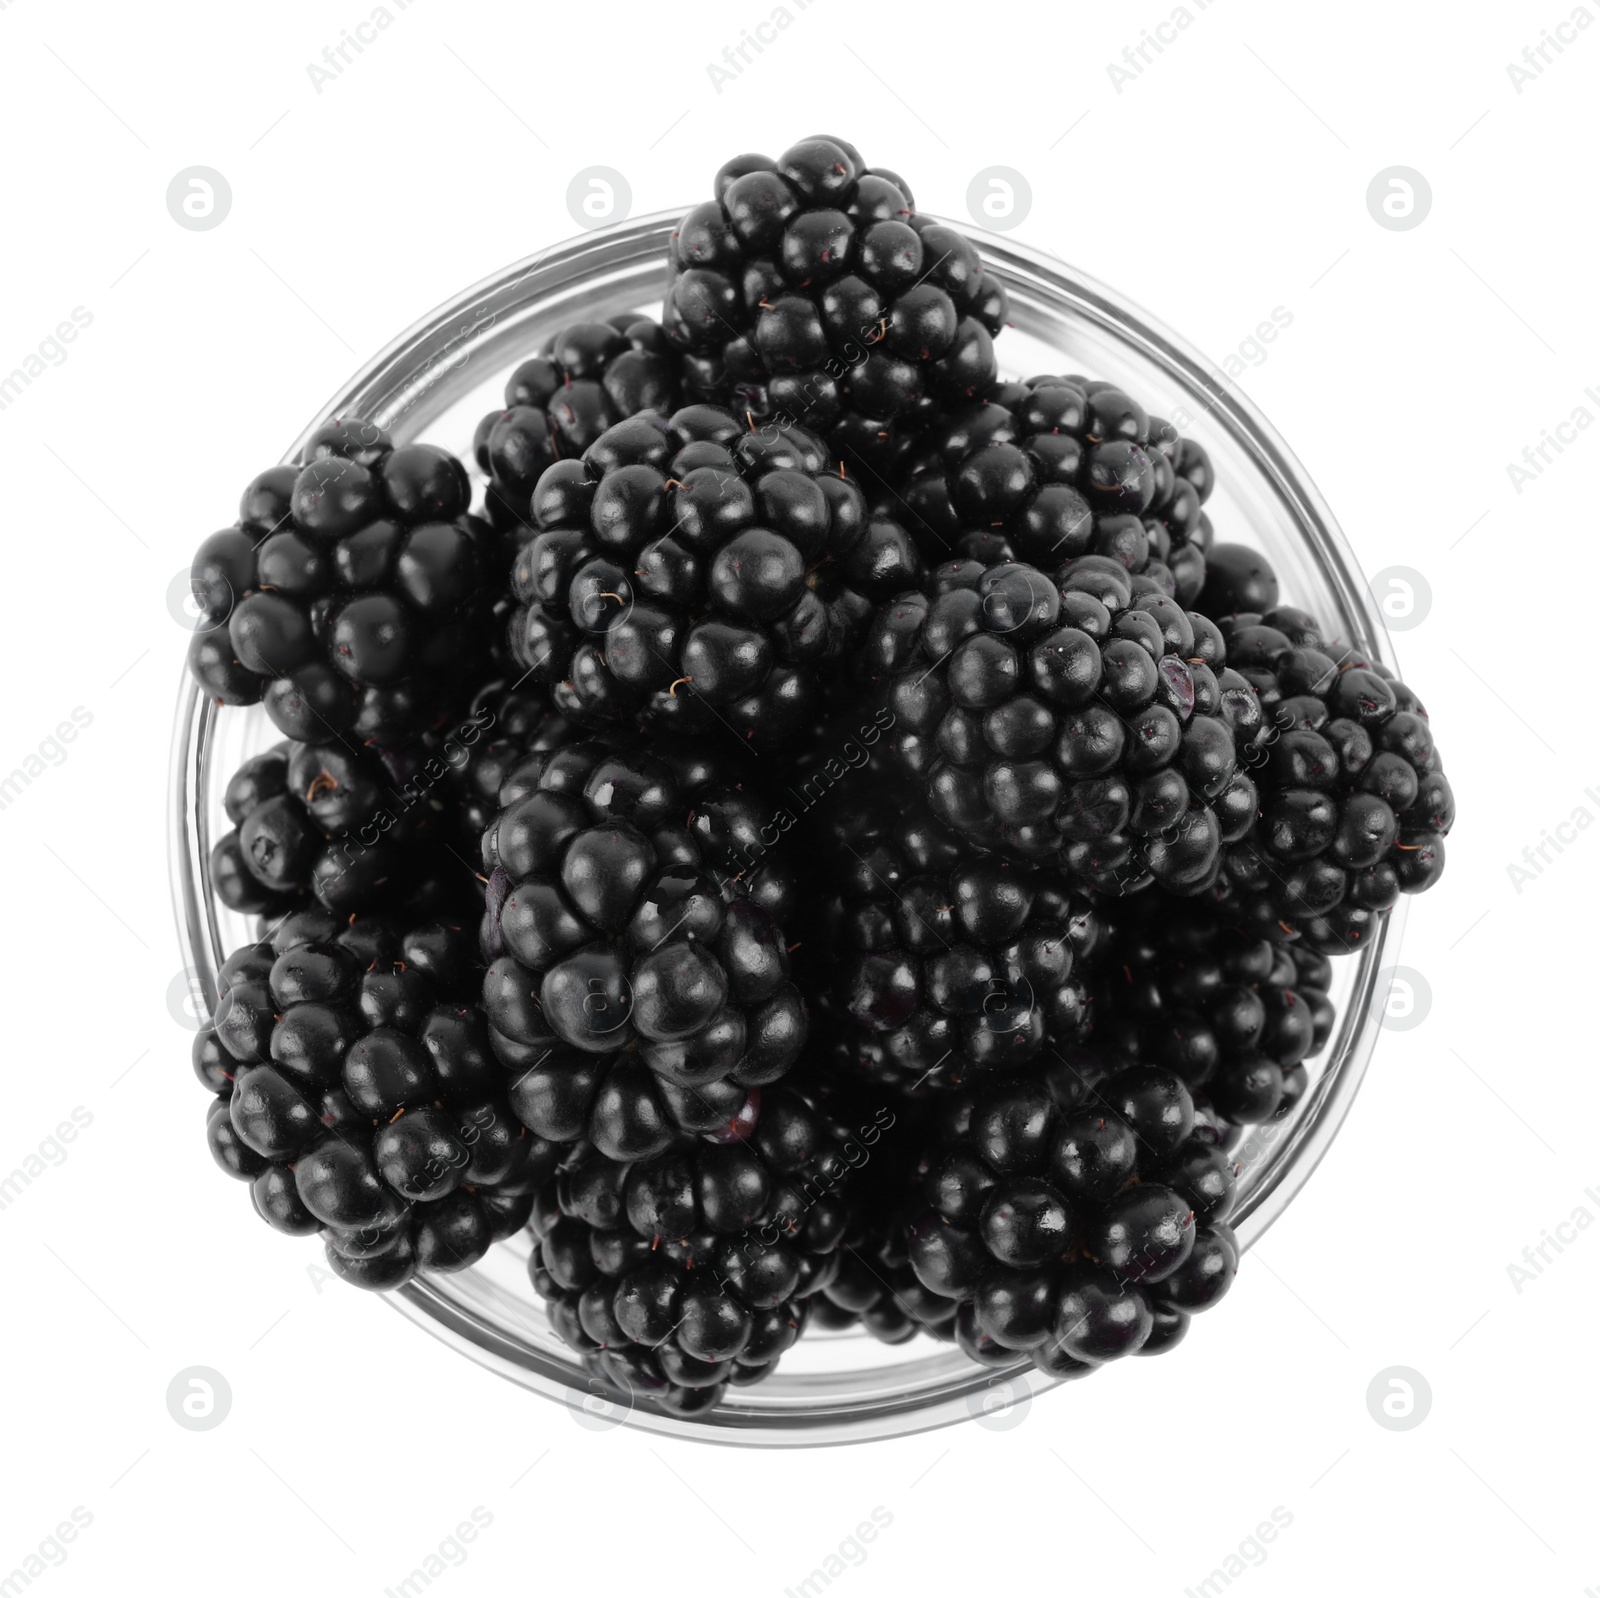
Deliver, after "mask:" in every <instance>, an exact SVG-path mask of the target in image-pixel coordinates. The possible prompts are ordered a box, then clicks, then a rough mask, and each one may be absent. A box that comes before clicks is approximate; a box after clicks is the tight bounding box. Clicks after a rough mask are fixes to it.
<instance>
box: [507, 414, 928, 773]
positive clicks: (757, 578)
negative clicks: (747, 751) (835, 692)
mask: <svg viewBox="0 0 1600 1598" xmlns="http://www.w3.org/2000/svg"><path fill="white" fill-rule="evenodd" d="M533 515H534V519H535V521H536V522H537V524H538V527H539V532H538V533H537V535H536V536H534V537H533V538H530V539H528V540H527V541H526V542H525V543H524V544H523V545H522V547H521V549H520V551H519V553H518V556H517V559H516V563H515V570H514V572H513V574H512V588H513V591H514V593H515V595H516V598H517V599H518V600H519V601H520V602H521V608H520V609H519V610H518V612H517V614H516V616H515V619H514V621H513V628H512V643H511V648H512V653H513V655H514V656H515V658H516V660H517V661H518V662H519V664H520V666H521V667H522V668H523V670H524V671H525V673H526V675H527V676H528V678H529V679H531V680H532V681H535V682H540V683H548V684H550V685H551V687H552V697H553V702H554V704H555V707H556V708H557V709H558V710H559V711H561V712H562V713H563V714H564V715H567V716H570V717H571V718H572V719H573V720H575V721H579V722H583V723H585V724H588V725H599V726H604V725H631V726H643V727H647V728H649V729H650V730H652V731H654V732H658V733H675V734H681V733H692V734H710V735H712V736H715V737H719V738H720V737H723V736H725V735H726V733H727V732H728V731H730V730H731V731H732V732H734V733H735V734H736V735H737V736H738V737H740V738H745V739H749V740H751V741H753V742H759V743H762V744H764V745H768V746H772V745H779V744H781V743H783V742H784V741H785V740H786V739H788V738H790V737H791V736H792V735H793V734H794V732H795V731H796V730H797V729H798V728H800V727H801V726H802V725H804V724H805V723H806V722H807V721H808V720H809V719H810V718H811V716H812V714H813V712H814V711H815V709H816V707H817V704H818V699H819V693H820V690H821V687H822V677H823V674H824V672H825V671H826V670H828V669H830V668H836V667H837V666H838V665H839V663H840V662H842V660H843V658H844V656H845V654H846V652H847V650H848V649H849V648H850V647H851V645H852V644H853V643H854V642H855V641H856V640H857V639H858V638H859V636H860V634H861V632H862V631H863V630H864V628H865V626H866V623H867V620H868V618H869V617H870V615H871V612H872V606H873V603H874V602H875V601H877V600H881V599H883V598H887V597H888V596H889V595H890V594H892V593H895V592H897V591H898V590H899V589H901V588H904V587H905V586H906V585H907V584H908V583H915V582H917V581H919V580H920V578H921V573H922V568H921V563H920V560H919V559H918V557H917V554H916V551H915V549H914V548H913V546H912V544H911V541H910V539H909V537H908V536H907V535H906V533H905V532H904V530H903V529H902V528H900V527H899V526H898V525H897V524H896V523H895V522H893V521H890V520H889V519H887V518H885V517H880V516H869V515H868V514H867V511H866V505H865V500H864V498H863V496H862V493H861V491H860V489H859V488H858V487H857V486H856V485H855V484H854V483H853V482H851V481H850V480H849V479H847V478H845V477H844V476H843V475H841V474H840V473H836V472H833V471H830V470H829V462H828V459H827V457H826V455H825V453H824V451H823V447H822V445H821V443H820V442H819V441H818V440H817V439H816V438H814V437H813V436H811V435H810V434H808V433H806V432H803V431H802V430H801V429H799V428H795V427H786V426H776V425H775V426H771V427H767V428H763V429H760V430H753V429H752V428H751V427H749V426H748V425H747V424H746V423H745V422H743V421H741V420H739V419H738V418H737V417H735V416H734V415H733V414H732V413H731V412H729V411H725V410H719V409H717V408H715V407H713V406H708V405H692V406H687V407H685V408H684V409H682V410H679V411H677V412H675V413H674V414H673V415H672V416H671V417H670V418H664V417H660V416H657V415H655V414H653V413H647V414H645V415H641V416H637V417H634V418H633V419H632V420H630V421H625V422H622V423H619V424H618V425H617V426H616V427H613V428H611V429H610V430H608V431H607V432H605V433H603V434H601V436H600V437H599V438H598V439H597V440H596V441H595V442H594V444H592V445H591V446H590V448H589V449H588V450H587V451H586V452H585V454H584V455H583V457H582V458H581V459H578V460H563V461H560V462H558V463H557V464H556V465H554V466H552V467H551V468H550V469H549V470H548V471H546V472H545V474H544V476H543V477H542V478H540V480H539V485H538V488H537V490H536V492H535V494H534V501H533Z"/></svg>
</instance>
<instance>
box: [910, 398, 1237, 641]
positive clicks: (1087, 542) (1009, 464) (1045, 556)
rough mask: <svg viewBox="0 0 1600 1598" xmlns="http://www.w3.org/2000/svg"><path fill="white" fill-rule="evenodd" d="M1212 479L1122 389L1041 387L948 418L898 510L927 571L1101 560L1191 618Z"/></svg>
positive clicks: (1187, 442) (933, 432) (927, 444)
mask: <svg viewBox="0 0 1600 1598" xmlns="http://www.w3.org/2000/svg"><path fill="white" fill-rule="evenodd" d="M1212 481H1213V477H1212V470H1211V463H1210V459H1209V457H1208V456H1207V455H1206V452H1205V450H1204V448H1203V447H1202V446H1201V445H1199V444H1197V443H1196V442H1195V441H1194V440H1193V439H1187V438H1184V437H1182V436H1181V435H1180V434H1179V433H1178V431H1177V429H1176V428H1175V427H1174V426H1173V425H1172V424H1171V423H1170V422H1167V421H1163V420H1160V419H1159V418H1152V417H1150V416H1149V415H1148V414H1147V412H1146V411H1145V410H1144V408H1143V407H1142V406H1141V405H1140V404H1139V402H1138V401H1137V400H1135V399H1133V398H1131V397H1130V396H1129V395H1127V394H1126V393H1124V392H1123V391H1122V390H1121V389H1119V388H1117V387H1116V386H1115V385H1114V384H1111V383H1104V382H1092V381H1090V380H1089V379H1088V378H1085V377H1081V376H1076V375H1074V376H1071V377H1034V378H1030V379H1029V380H1028V381H1027V382H1026V383H1005V384H1002V385H1000V387H999V388H997V389H996V390H995V391H994V393H993V394H992V395H991V396H990V397H989V398H988V399H987V400H986V401H984V402H982V403H977V404H972V405H967V406H963V407H961V408H959V409H957V410H956V411H954V412H953V413H952V414H950V415H949V416H946V417H941V418H940V420H939V422H938V423H937V425H936V426H934V427H931V428H929V429H928V430H927V431H926V432H925V433H924V435H923V437H922V438H921V440H920V441H919V442H918V445H917V448H916V450H915V451H914V452H913V453H912V454H911V456H910V457H909V459H908V461H907V463H906V465H905V468H904V478H903V481H902V482H901V484H900V486H899V489H898V493H897V494H896V496H895V499H896V502H897V503H898V505H899V506H900V507H901V508H902V513H903V515H904V517H905V520H906V525H907V526H908V527H909V528H910V529H911V531H912V534H913V535H914V536H915V537H916V538H917V540H918V542H919V543H920V544H921V546H922V548H923V551H924V553H925V554H926V555H927V557H928V559H929V560H930V562H935V561H938V560H941V559H944V560H949V559H952V558H964V559H975V560H978V561H981V562H982V563H983V564H984V565H986V566H991V565H998V564H1000V563H1002V562H1007V561H1026V562H1029V563H1031V564H1032V565H1034V566H1038V567H1042V568H1044V569H1047V570H1053V569H1054V568H1055V567H1057V566H1059V565H1060V564H1061V563H1062V562H1063V561H1066V560H1069V559H1070V558H1072V557H1073V556H1076V555H1100V556H1104V557H1105V558H1107V559H1110V560H1115V561H1116V562H1118V563H1119V564H1120V565H1122V566H1125V567H1126V568H1127V569H1128V570H1129V571H1131V572H1137V573H1141V574H1143V575H1145V576H1147V577H1149V578H1150V579H1151V580H1152V581H1153V582H1155V583H1156V585H1157V586H1158V588H1159V589H1160V590H1161V592H1163V593H1166V594H1168V595H1170V596H1171V597H1173V598H1175V599H1176V600H1177V601H1178V603H1179V604H1180V605H1182V606H1184V607H1185V608H1188V607H1192V606H1194V605H1195V603H1196V601H1197V600H1198V598H1199V596H1200V591H1201V588H1202V587H1203V585H1204V582H1205V550H1206V548H1207V546H1208V545H1209V544H1210V542H1211V523H1210V520H1209V518H1208V517H1207V516H1206V514H1205V511H1204V510H1203V509H1202V506H1203V505H1204V503H1205V500H1206V497H1207V496H1208V495H1209V494H1210V492H1211V488H1212ZM1199 608H1201V609H1202V610H1204V609H1205V607H1204V606H1203V605H1202V606H1200V607H1199ZM1208 614H1209V612H1208Z"/></svg>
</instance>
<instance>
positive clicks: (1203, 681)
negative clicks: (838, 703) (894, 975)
mask: <svg viewBox="0 0 1600 1598" xmlns="http://www.w3.org/2000/svg"><path fill="white" fill-rule="evenodd" d="M866 665H867V669H868V670H870V671H871V672H873V673H874V674H876V675H877V676H879V677H880V678H881V679H882V680H883V681H884V682H885V684H886V694H887V704H888V707H889V709H890V711H891V712H892V713H893V714H894V717H895V725H894V729H893V731H892V733H891V735H890V738H889V744H890V748H891V751H892V753H893V755H894V757H895V759H896V761H897V762H898V764H899V767H900V769H901V770H902V771H904V772H905V773H906V774H907V775H909V776H911V777H912V778H914V779H915V780H916V781H917V782H918V783H919V784H920V785H921V786H922V788H923V790H924V792H925V793H926V795H927V798H928V802H929V804H930V805H931V806H932V808H933V811H934V813H935V815H936V816H938V818H939V819H940V820H941V821H942V822H944V823H945V824H946V825H947V826H949V827H950V828H951V830H952V831H954V832H956V833H957V834H958V835H959V836H961V837H962V838H964V839H965V840H967V841H968V842H969V843H971V844H974V845H976V846H978V847H980V848H985V849H991V850H996V851H1000V852H1002V853H1004V854H1006V855H1008V856H1011V857H1013V858H1020V859H1027V860H1033V861H1037V862H1040V863H1053V864H1055V865H1056V866H1057V867H1058V868H1059V869H1060V870H1061V871H1062V872H1063V873H1064V874H1065V875H1066V876H1067V878H1068V879H1069V880H1070V881H1071V882H1073V883H1075V884H1078V885H1081V886H1084V887H1090V888H1095V889H1100V890H1103V891H1105V892H1108V893H1118V894H1121V893H1128V892H1131V891H1133V890H1135V889H1137V888H1141V887H1144V886H1146V885H1147V884H1149V883H1150V882H1152V881H1154V882H1157V883H1160V884H1161V885H1162V886H1163V887H1165V888H1168V889H1170V890H1171V891H1173V892H1175V893H1193V892H1197V891H1200V890H1202V889H1204V888H1205V887H1207V886H1208V885H1209V884H1210V882H1211V881H1212V879H1213V877H1214V875H1215V870H1216V864H1217V860H1218V857H1219V855H1220V852H1221V850H1222V847H1223V845H1224V844H1226V843H1229V842H1232V841H1235V840H1237V839H1239V838H1241V837H1243V836H1244V835H1245V833H1246V832H1247V831H1248V830H1249V827H1250V825H1251V823H1252V822H1253V820H1254V817H1255V811H1256V793H1255V789H1254V787H1253V786H1252V784H1251V781H1250V778H1249V777H1248V776H1246V775H1245V773H1244V771H1243V770H1242V769H1241V768H1240V766H1239V763H1238V760H1237V756H1236V740H1237V739H1239V738H1241V737H1242V738H1244V739H1246V740H1248V739H1249V738H1250V737H1251V736H1252V735H1253V734H1254V732H1255V730H1256V729H1257V728H1258V727H1259V725H1260V721H1261V707H1260V706H1259V704H1258V703H1257V701H1256V696H1255V693H1254V691H1253V690H1252V689H1251V687H1250V685H1249V684H1248V683H1247V682H1246V681H1245V680H1244V678H1243V677H1241V676H1240V675H1239V674H1238V673H1237V672H1234V671H1232V670H1231V668H1230V667H1229V666H1228V665H1226V664H1225V662H1224V649H1223V640H1222V634H1221V633H1220V632H1219V630H1218V629H1217V628H1216V627H1215V626H1214V625H1213V624H1212V623H1211V622H1210V621H1208V620H1207V619H1206V618H1205V617H1204V616H1202V615H1200V614H1199V613H1197V612H1194V611H1185V610H1184V609H1183V608H1182V607H1181V606H1180V605H1179V604H1178V603H1177V602H1176V601H1175V600H1173V599H1172V598H1170V597H1169V596H1168V595H1166V594H1164V593H1162V592H1160V590H1159V589H1158V588H1157V587H1156V585H1155V584H1154V582H1153V581H1152V580H1151V579H1150V578H1148V577H1140V576H1132V575H1130V574H1129V573H1128V571H1127V569H1126V568H1125V567H1123V566H1122V565H1121V564H1119V563H1118V562H1117V561H1115V560H1113V559H1111V558H1110V557H1108V556H1104V555H1080V556H1077V557H1075V558H1074V559H1072V560H1069V561H1067V562H1065V563H1064V564H1063V565H1062V566H1061V568H1060V569H1059V570H1057V571H1056V572H1055V573H1054V574H1053V575H1049V576H1047V575H1046V574H1045V573H1043V572H1041V571H1039V570H1038V569H1037V568H1035V567H1031V566H1024V565H1019V564H1011V563H1006V564H1001V565H998V566H989V567H985V566H981V565H980V564H978V563H977V562H976V561H973V560H964V561H958V562H953V563H951V564H950V565H948V566H946V567H941V568H940V569H939V571H938V572H937V573H936V574H935V578H934V580H933V582H932V584H931V585H930V592H929V593H928V594H926V595H924V594H906V595H902V596H900V597H899V598H897V599H896V600H895V601H893V602H892V603H891V604H889V605H887V606H885V607H884V608H883V610H882V611H881V612H880V614H879V617H878V620H877V622H876V624H875V626H874V629H873V632H872V634H871V636H870V637H869V640H868V644H867V647H866Z"/></svg>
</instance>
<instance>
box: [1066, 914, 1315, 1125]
mask: <svg viewBox="0 0 1600 1598" xmlns="http://www.w3.org/2000/svg"><path fill="white" fill-rule="evenodd" d="M1128 908H1129V911H1130V913H1129V914H1128V915H1127V916H1126V917H1125V918H1123V919H1121V920H1120V921H1119V923H1118V926H1117V928H1116V931H1115V934H1114V935H1113V937H1112V939H1111V943H1110V947H1109V949H1108V952H1107V955H1106V959H1105V961H1104V965H1103V973H1104V974H1103V976H1102V979H1101V983H1100V986H1099V988H1098V990H1097V994H1096V1002H1095V1013H1096V1015H1097V1017H1098V1018H1099V1024H1098V1025H1097V1027H1096V1030H1095V1034H1094V1046H1095V1049H1096V1051H1097V1052H1098V1053H1100V1054H1102V1055H1103V1056H1105V1057H1106V1058H1107V1059H1108V1060H1111V1061H1119V1060H1120V1061H1123V1062H1125V1063H1128V1064H1135V1063H1147V1064H1150V1065H1155V1066H1159V1067H1161V1068H1163V1069H1164V1070H1168V1071H1171V1072H1172V1073H1174V1074H1175V1075H1176V1076H1178V1077H1179V1078H1181V1079H1182V1081H1183V1082H1184V1084H1185V1086H1187V1087H1188V1088H1189V1089H1190V1091H1191V1092H1192V1093H1193V1094H1195V1095H1196V1097H1197V1098H1203V1099H1204V1101H1205V1102H1206V1103H1208V1104H1209V1105H1210V1106H1211V1107H1212V1109H1213V1110H1214V1111H1215V1112H1216V1114H1217V1115H1218V1116H1219V1117H1220V1118H1221V1119H1222V1120H1224V1121H1227V1122H1229V1123H1232V1124H1236V1125H1237V1124H1241V1123H1249V1122H1255V1121H1265V1120H1270V1119H1271V1118H1272V1117H1273V1116H1274V1115H1277V1114H1279V1113H1280V1112H1283V1111H1286V1110H1287V1109H1288V1107H1289V1106H1291V1105H1292V1104H1294V1103H1295V1102H1296V1101H1297V1100H1298V1099H1299V1098H1300V1097H1301V1095H1302V1094H1303V1093H1304V1091H1305V1087H1306V1070H1305V1065H1304V1062H1305V1061H1306V1060H1308V1059H1310V1058H1311V1057H1312V1056H1313V1055H1316V1054H1319V1053H1320V1052H1321V1051H1322V1050H1323V1049H1324V1048H1325V1047H1326V1046H1327V1043H1328V1040H1329V1038H1330V1037H1331V1035H1332V1032H1333V1025H1334V1020H1335V1015H1334V1007H1333V1004H1332V1001H1331V1000H1330V999H1329V997H1328V985H1329V978H1330V976H1331V970H1330V967H1329V965H1328V962H1327V960H1326V959H1325V958H1324V957H1322V956H1321V955H1319V954H1317V953H1316V952H1315V951H1314V950H1312V949H1309V948H1301V947H1300V946H1298V945H1296V946H1294V947H1292V948H1282V947H1275V946H1274V945H1273V944H1272V943H1270V942H1268V941H1267V940H1266V939H1264V938H1259V937H1254V936H1251V935H1250V934H1249V933H1248V932H1244V931H1241V930H1240V929H1239V928H1238V927H1236V926H1233V925H1230V923H1229V922H1228V921H1227V919H1226V918H1225V917H1224V916H1222V915H1219V914H1217V913H1216V912H1214V911H1213V910H1212V908H1211V907H1210V906H1209V905H1207V904H1205V903H1203V902H1196V901H1193V900H1181V901H1174V900H1170V899H1166V898H1165V897H1164V896H1161V895H1157V894H1145V895H1141V896H1140V897H1139V898H1138V899H1136V900H1133V901H1130V903H1129V907H1128Z"/></svg>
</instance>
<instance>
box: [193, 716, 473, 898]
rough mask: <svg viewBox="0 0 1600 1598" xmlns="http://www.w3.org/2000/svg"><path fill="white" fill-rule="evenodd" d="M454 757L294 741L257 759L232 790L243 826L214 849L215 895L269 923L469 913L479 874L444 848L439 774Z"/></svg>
mask: <svg viewBox="0 0 1600 1598" xmlns="http://www.w3.org/2000/svg"><path fill="white" fill-rule="evenodd" d="M450 747H452V746H451V745H450V744H448V743H447V744H446V745H445V746H444V748H445V749H448V748H450ZM444 758H445V756H444V754H443V752H442V751H441V753H440V754H439V755H434V754H432V753H429V752H428V751H427V750H426V749H425V748H424V747H423V746H421V745H410V746H407V747H405V748H402V749H391V750H379V749H375V748H367V747H362V746H360V745H348V744H345V743H328V744H305V743H297V742H295V741H293V740H290V741H287V742H285V743H281V744H278V745H276V746H275V747H273V748H271V749H268V750H266V751H265V752H264V753H262V754H259V755H253V756H251V757H250V759H248V760H246V761H245V762H244V764H243V765H241V766H240V767H239V769H238V770H237V771H236V772H235V773H234V774H233V776H232V777H231V778H229V780H228V785H227V787H226V789H225V790H224V792H223V801H222V803H223V810H224V812H225V814H226V815H227V817H228V820H229V821H231V822H232V823H233V826H232V828H231V829H230V830H229V831H228V832H226V833H224V834H223V835H222V836H221V837H220V838H218V839H217V841H216V843H215V844H213V845H212V849H211V885H212V889H213V891H214V892H215V893H216V895H217V897H218V898H219V899H220V900H221V901H222V902H223V903H224V904H225V905H227V906H228V908H229V909H231V910H237V911H241V912H243V913H245V914H254V915H260V916H262V917H264V918H266V919H267V920H268V921H269V922H270V921H272V920H274V919H276V918H279V917H281V916H284V915H286V914H288V913H289V912H290V911H292V910H295V909H297V908H301V907H305V906H309V905H312V904H319V905H321V906H323V907H324V908H325V909H328V910H331V911H334V912H336V913H338V914H350V913H354V912H357V911H360V912H364V913H365V912H374V911H384V912H388V911H401V910H404V911H407V912H409V913H411V914H412V915H413V916H415V915H417V914H419V913H422V912H425V911H433V912H438V911H441V910H444V909H447V908H449V907H450V906H451V905H452V904H453V905H454V906H455V907H457V908H460V909H466V908H469V898H470V895H469V893H468V892H467V890H466V884H467V882H468V881H469V880H470V873H468V872H464V871H463V870H462V867H461V862H460V861H459V859H455V860H452V859H451V858H450V856H449V854H448V853H447V851H446V850H445V848H444V847H443V838H442V832H443V829H441V827H440V825H439V810H440V795H439V791H438V786H437V779H435V778H433V777H432V776H431V775H430V773H431V772H432V771H435V770H436V771H437V772H438V773H439V776H440V777H442V776H443V775H444V772H445V769H446V767H445V766H444V765H443V764H442V763H441V762H442V760H443V759H444ZM469 858H470V856H469Z"/></svg>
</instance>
